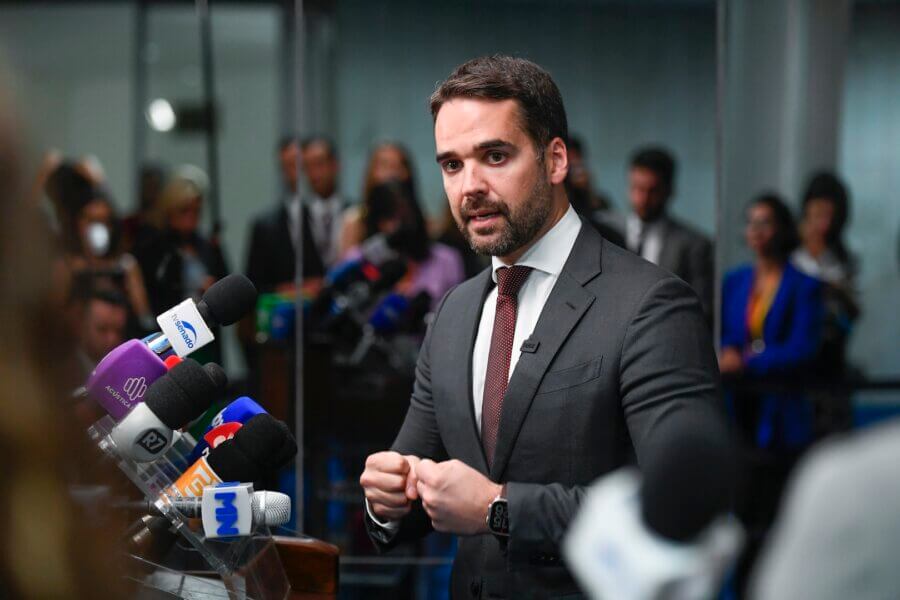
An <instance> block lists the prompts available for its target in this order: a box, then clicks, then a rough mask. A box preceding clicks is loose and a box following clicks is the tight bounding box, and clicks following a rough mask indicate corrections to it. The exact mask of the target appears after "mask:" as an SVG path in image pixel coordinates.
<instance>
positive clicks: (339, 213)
mask: <svg viewBox="0 0 900 600" xmlns="http://www.w3.org/2000/svg"><path fill="white" fill-rule="evenodd" d="M300 161H301V164H302V166H303V174H304V175H305V176H306V180H307V182H308V184H309V189H310V192H311V197H309V198H306V199H305V200H304V206H305V208H306V210H308V211H309V219H310V228H311V230H312V236H313V242H314V243H315V245H316V250H317V251H318V253H319V257H320V258H321V259H322V264H323V266H324V267H325V269H329V268H331V267H333V266H334V264H335V263H336V262H337V259H338V258H339V252H340V248H339V243H340V239H339V238H340V235H341V227H342V223H343V221H342V219H343V214H344V211H345V210H346V208H347V206H346V204H347V203H346V202H345V201H344V199H343V198H341V196H340V194H339V193H338V174H339V172H340V163H339V162H338V156H337V150H336V149H335V147H334V143H333V142H332V141H331V140H329V139H328V138H326V137H323V136H314V137H310V138H307V139H305V140H303V141H302V142H301V143H300Z"/></svg>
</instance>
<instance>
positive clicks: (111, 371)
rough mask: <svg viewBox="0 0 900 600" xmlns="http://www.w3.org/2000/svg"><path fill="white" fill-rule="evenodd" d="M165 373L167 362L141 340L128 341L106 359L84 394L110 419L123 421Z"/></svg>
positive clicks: (95, 372)
mask: <svg viewBox="0 0 900 600" xmlns="http://www.w3.org/2000/svg"><path fill="white" fill-rule="evenodd" d="M166 371H167V369H166V365H165V363H163V361H162V360H161V359H160V358H159V356H157V355H156V354H155V353H153V351H152V350H150V349H149V348H148V347H147V346H146V345H144V344H143V343H142V342H141V341H140V340H128V341H127V342H124V343H122V344H119V345H118V346H117V347H116V348H113V349H112V350H110V352H109V353H108V354H107V355H106V356H104V357H103V360H101V361H100V362H99V363H98V364H97V366H96V368H94V371H93V372H92V373H91V376H90V377H88V380H87V383H86V384H85V386H84V391H85V394H86V395H87V396H88V397H89V398H91V399H93V400H94V401H95V402H96V403H97V404H99V405H100V406H101V407H103V409H104V410H105V411H106V412H107V413H108V414H109V416H111V417H112V418H113V419H115V420H116V421H121V420H122V419H123V418H124V417H125V415H127V414H128V413H129V412H131V410H132V409H133V408H134V407H135V406H137V405H138V404H139V403H140V402H141V401H142V400H143V399H144V395H145V394H146V393H147V391H148V390H149V386H150V384H152V383H153V382H154V381H156V380H157V379H159V378H160V377H162V376H163V375H165V373H166Z"/></svg>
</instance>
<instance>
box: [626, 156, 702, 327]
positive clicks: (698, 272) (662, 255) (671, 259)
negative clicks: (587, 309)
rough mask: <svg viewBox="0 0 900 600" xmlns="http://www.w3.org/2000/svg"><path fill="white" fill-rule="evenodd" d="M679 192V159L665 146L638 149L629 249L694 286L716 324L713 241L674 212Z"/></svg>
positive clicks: (631, 181) (630, 189)
mask: <svg viewBox="0 0 900 600" xmlns="http://www.w3.org/2000/svg"><path fill="white" fill-rule="evenodd" d="M674 190H675V159H674V158H672V155H671V154H669V152H667V151H666V150H664V149H662V148H655V147H647V148H640V149H638V150H637V151H636V152H635V153H634V155H633V156H632V157H631V163H630V168H629V171H628V199H629V201H630V203H631V209H632V212H631V214H629V215H628V217H627V218H626V223H625V241H626V243H627V245H628V249H629V250H631V251H632V252H634V253H636V254H638V255H640V256H641V257H643V258H645V259H646V260H649V261H650V262H652V263H653V264H656V265H659V266H660V267H662V268H663V269H665V270H666V271H669V272H670V273H674V274H675V275H677V276H678V277H681V278H682V279H683V280H685V281H686V282H687V283H688V285H690V286H691V287H692V288H694V291H695V292H697V295H698V296H699V297H700V301H701V302H703V310H704V311H705V312H706V314H707V318H708V319H709V321H710V322H712V304H713V293H714V292H713V290H714V280H713V250H712V244H711V243H710V241H709V239H707V237H706V236H704V235H703V234H702V233H700V232H698V231H696V230H695V229H693V228H692V227H690V226H689V225H687V224H686V223H682V222H681V221H679V220H678V219H675V218H674V217H672V216H671V215H670V214H668V211H667V209H668V205H669V201H670V200H671V198H672V193H673V192H674Z"/></svg>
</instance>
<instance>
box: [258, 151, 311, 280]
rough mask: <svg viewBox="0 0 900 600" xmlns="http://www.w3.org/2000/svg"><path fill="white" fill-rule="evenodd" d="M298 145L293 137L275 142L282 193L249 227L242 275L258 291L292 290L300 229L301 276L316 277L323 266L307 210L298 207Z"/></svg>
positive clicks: (304, 277) (305, 277)
mask: <svg viewBox="0 0 900 600" xmlns="http://www.w3.org/2000/svg"><path fill="white" fill-rule="evenodd" d="M299 160H300V145H299V144H298V142H297V139H296V138H295V137H293V136H288V137H285V138H283V139H282V140H281V141H280V142H279V143H278V165H279V169H280V171H281V180H282V185H283V188H284V189H283V192H282V195H281V197H280V198H279V199H278V202H277V204H276V206H274V207H273V208H270V209H268V210H266V211H265V212H263V213H262V214H260V215H259V216H257V217H256V218H255V219H254V220H253V224H252V225H251V227H250V242H249V248H250V249H249V251H248V253H247V263H246V269H245V272H246V275H247V277H248V278H249V279H250V281H252V282H253V285H255V286H256V289H257V290H259V292H260V293H268V292H275V291H290V290H293V289H294V282H295V277H296V273H295V269H296V256H297V252H296V250H295V246H296V244H297V243H298V240H297V239H296V238H297V237H298V236H299V233H300V227H301V226H302V228H303V230H302V233H303V265H302V277H303V279H312V280H315V279H320V278H321V277H322V276H323V275H324V274H325V267H324V264H323V262H322V257H321V256H319V250H318V248H316V244H315V242H314V239H315V238H314V237H313V233H312V227H311V224H310V217H309V211H308V210H307V209H306V208H305V207H303V206H301V203H300V197H299V188H298V175H299V170H298V165H299Z"/></svg>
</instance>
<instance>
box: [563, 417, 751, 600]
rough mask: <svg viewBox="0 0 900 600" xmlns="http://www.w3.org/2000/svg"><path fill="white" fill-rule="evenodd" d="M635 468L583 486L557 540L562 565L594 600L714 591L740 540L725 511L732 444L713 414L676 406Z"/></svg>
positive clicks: (667, 598)
mask: <svg viewBox="0 0 900 600" xmlns="http://www.w3.org/2000/svg"><path fill="white" fill-rule="evenodd" d="M641 450H642V452H641V454H640V457H641V459H642V460H641V465H642V468H643V477H642V476H641V474H639V473H638V472H637V470H636V469H634V468H624V469H620V470H619V471H616V472H614V473H611V474H609V475H607V476H605V477H603V478H602V479H600V481H599V482H597V483H595V484H594V485H593V486H591V487H590V488H589V489H588V490H587V492H586V493H585V496H584V498H583V499H582V502H581V507H580V508H579V510H578V513H577V514H576V516H575V518H574V519H573V521H572V523H571V526H570V528H569V531H568V532H567V534H566V537H565V539H564V541H563V553H564V556H565V561H566V565H567V566H568V567H569V568H570V570H571V571H572V573H573V575H574V576H575V577H576V579H577V580H578V582H579V583H580V584H581V586H582V588H583V590H584V591H585V592H586V593H587V594H588V595H589V596H590V597H592V598H597V599H606V600H705V599H707V598H713V597H715V595H716V592H717V591H718V586H719V585H720V584H721V581H722V579H723V577H724V576H725V574H726V572H727V570H728V568H729V567H730V566H731V565H732V564H734V561H735V560H736V559H737V555H738V552H739V551H740V549H741V545H742V543H743V530H742V528H741V526H740V525H739V524H738V522H737V520H736V519H735V518H734V517H733V516H731V515H730V514H729V508H730V506H731V499H732V494H733V490H734V477H735V470H736V469H735V464H734V449H733V447H732V444H731V440H730V438H729V434H728V430H727V429H726V427H725V425H724V422H723V420H722V418H721V417H720V415H719V414H718V413H717V412H716V411H714V410H712V409H710V410H706V409H704V408H703V407H702V406H700V407H697V406H694V407H692V409H691V411H690V412H688V411H685V410H681V411H676V412H673V413H672V414H670V415H669V416H667V417H666V419H665V420H664V421H662V422H661V423H660V424H658V426H657V428H656V430H655V432H654V436H653V437H652V439H651V440H650V441H649V442H648V443H646V444H645V446H644V447H643V448H642V449H641Z"/></svg>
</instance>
